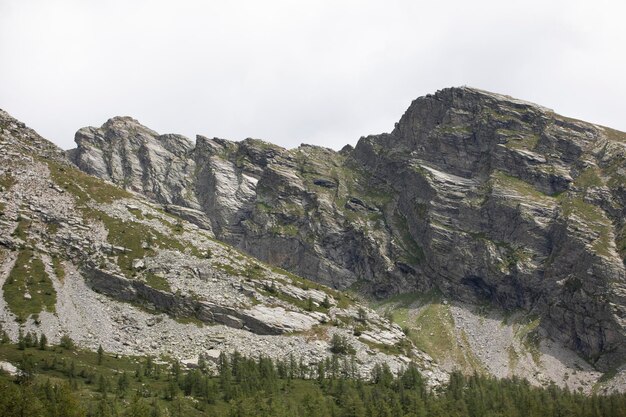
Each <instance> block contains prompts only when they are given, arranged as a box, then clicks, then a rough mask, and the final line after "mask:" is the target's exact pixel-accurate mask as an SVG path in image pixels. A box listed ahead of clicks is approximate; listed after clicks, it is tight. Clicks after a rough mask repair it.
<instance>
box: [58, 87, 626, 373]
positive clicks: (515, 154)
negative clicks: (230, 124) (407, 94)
mask: <svg viewBox="0 0 626 417" xmlns="http://www.w3.org/2000/svg"><path fill="white" fill-rule="evenodd" d="M76 143H77V145H78V147H77V148H76V149H74V150H71V151H69V155H70V157H71V159H72V160H73V161H74V162H75V163H76V164H77V165H78V166H79V167H80V168H81V169H82V170H83V171H85V172H87V173H90V174H94V175H97V176H100V177H101V178H104V179H107V180H110V181H112V182H114V183H116V184H118V185H120V186H122V187H124V188H126V189H128V190H132V191H136V192H140V193H143V194H144V195H146V196H148V197H149V198H150V199H152V200H153V201H155V202H158V203H161V204H164V205H166V207H169V209H168V210H170V211H172V212H176V213H179V214H180V215H181V216H186V218H187V219H188V220H189V221H191V222H194V223H195V224H197V225H199V226H200V227H202V228H204V229H205V230H211V231H212V232H213V233H214V234H215V236H217V237H218V238H219V239H223V240H225V241H227V242H229V243H230V244H232V245H234V246H236V247H238V248H240V249H241V250H243V251H245V252H247V253H249V254H251V255H253V256H255V257H258V258H259V259H262V260H264V261H266V262H268V263H270V264H272V265H278V266H281V267H283V268H285V269H287V270H289V271H292V272H296V273H298V274H301V275H303V276H305V277H308V278H310V279H313V280H316V281H318V282H321V283H324V284H328V285H331V286H334V287H336V288H347V287H352V288H353V289H357V290H359V291H360V292H362V293H365V294H368V295H373V296H374V297H376V298H379V299H380V298H385V297H387V296H389V295H393V294H397V293H402V292H408V291H416V290H417V291H422V292H423V291H429V290H437V291H441V293H442V294H443V295H444V296H446V297H448V298H450V299H452V300H456V301H458V302H464V303H470V304H475V305H476V304H484V303H487V304H490V305H491V306H493V307H496V308H498V309H501V310H503V311H505V312H507V313H506V314H511V313H512V312H516V311H522V312H524V313H525V314H528V315H532V316H533V317H534V316H536V317H537V318H538V319H539V326H538V329H539V330H538V332H539V333H540V335H542V336H546V335H548V334H549V335H550V338H551V339H553V340H554V341H556V342H557V343H558V344H560V345H562V346H564V347H565V348H567V349H571V350H573V351H575V352H577V354H579V355H580V356H581V357H583V358H584V359H585V360H587V361H588V362H590V363H592V364H593V366H595V367H596V368H597V369H599V370H601V371H607V370H612V369H615V368H617V367H619V366H620V365H621V364H623V363H624V360H625V359H626V321H625V320H626V299H625V295H626V288H625V283H626V277H625V268H624V258H625V255H626V229H625V226H624V224H625V218H626V215H625V214H626V213H625V207H626V162H625V161H626V134H624V133H622V132H618V131H615V130H612V129H609V128H605V127H601V126H597V125H593V124H590V123H585V122H582V121H579V120H573V119H569V118H566V117H563V116H559V115H557V114H555V113H554V112H553V111H551V110H549V109H546V108H544V107H541V106H538V105H535V104H531V103H527V102H523V101H520V100H516V99H513V98H511V97H507V96H502V95H498V94H493V93H489V92H485V91H482V90H477V89H473V88H466V87H463V88H451V89H445V90H441V91H439V92H437V93H436V94H434V95H428V96H425V97H421V98H419V99H417V100H415V101H414V102H413V103H412V104H411V106H410V107H409V109H408V110H407V112H406V113H405V114H404V115H403V116H402V118H401V119H400V121H399V123H397V124H396V127H395V129H394V130H393V132H391V133H389V134H381V135H375V136H368V137H363V138H361V139H360V140H359V142H358V144H357V145H356V147H355V148H352V147H350V146H346V147H345V148H344V149H342V150H341V151H340V152H334V151H332V150H329V149H324V148H320V147H314V146H308V145H302V146H300V147H299V148H297V149H291V150H286V149H282V148H280V147H277V146H274V145H271V144H269V143H266V142H263V141H260V140H255V139H246V140H244V141H241V142H231V141H228V140H224V139H218V138H213V139H208V138H205V137H203V136H198V137H197V140H196V144H195V146H194V145H193V144H191V143H190V142H189V141H188V140H186V139H185V138H183V137H181V136H177V135H158V134H157V133H156V132H153V131H151V130H149V129H148V128H146V127H144V126H142V125H140V124H139V123H138V122H137V121H135V120H133V119H131V118H125V117H123V118H119V117H118V118H113V119H111V120H109V121H108V122H106V123H105V124H104V125H103V126H102V127H101V128H93V127H89V128H83V129H81V130H79V131H78V133H77V134H76Z"/></svg>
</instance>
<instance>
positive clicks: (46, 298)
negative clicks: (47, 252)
mask: <svg viewBox="0 0 626 417" xmlns="http://www.w3.org/2000/svg"><path fill="white" fill-rule="evenodd" d="M2 291H3V293H4V299H5V301H6V302H7V305H8V306H9V309H10V310H11V312H12V313H13V314H15V315H16V316H17V320H18V321H19V322H24V321H26V319H27V318H28V317H29V316H30V315H31V314H38V313H40V312H41V311H44V310H45V311H50V312H54V311H55V305H56V291H55V290H54V287H53V286H52V281H51V280H50V277H48V274H47V273H46V271H45V268H44V265H43V262H42V261H41V259H39V257H37V256H35V254H34V253H33V251H32V250H30V249H24V250H22V251H21V252H20V253H19V254H18V256H17V260H16V261H15V265H14V266H13V269H12V270H11V273H10V274H9V276H8V277H7V279H6V281H5V283H4V285H3V286H2Z"/></svg>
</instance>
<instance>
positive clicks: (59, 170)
mask: <svg viewBox="0 0 626 417" xmlns="http://www.w3.org/2000/svg"><path fill="white" fill-rule="evenodd" d="M46 162H47V163H48V169H50V177H51V178H52V180H53V181H54V182H55V183H56V184H57V185H59V186H60V187H62V188H64V189H65V190H66V191H68V192H69V193H71V194H72V195H74V196H75V197H76V200H77V202H78V203H87V202H88V201H90V200H93V201H95V202H97V203H112V202H113V201H115V200H119V199H122V198H130V197H132V195H131V194H130V193H129V192H128V191H126V190H123V189H122V188H119V187H116V186H115V185H112V184H109V183H107V182H105V181H103V180H101V179H99V178H96V177H92V176H91V175H87V174H85V173H84V172H82V171H80V170H78V169H76V168H73V167H71V166H69V165H63V164H60V163H58V162H54V161H46Z"/></svg>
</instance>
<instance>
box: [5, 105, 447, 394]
mask: <svg viewBox="0 0 626 417" xmlns="http://www.w3.org/2000/svg"><path fill="white" fill-rule="evenodd" d="M0 187H1V188H0V288H1V292H0V295H1V296H0V324H1V325H2V329H4V330H6V331H7V332H8V334H9V336H10V337H11V338H12V339H13V340H16V339H17V337H18V331H19V330H20V329H22V331H23V332H25V333H26V332H28V331H33V332H36V333H38V334H39V333H45V334H46V335H47V337H48V340H49V341H51V342H58V340H59V338H60V337H61V336H62V335H63V334H68V335H69V336H70V337H72V339H74V340H75V341H76V342H77V343H78V344H79V345H81V346H83V347H87V348H91V349H96V348H97V347H98V346H99V345H102V346H103V348H104V349H105V350H107V351H110V352H117V353H122V354H139V355H141V354H151V355H157V356H158V355H168V356H173V357H178V358H180V359H184V360H187V361H191V362H193V361H195V360H197V358H198V356H200V355H204V356H206V357H207V358H208V359H213V360H216V359H217V357H218V356H219V353H220V352H222V351H227V352H232V351H234V350H239V352H241V353H243V354H245V355H249V356H253V357H256V356H258V355H267V356H270V357H274V358H283V359H284V358H289V357H290V356H293V357H294V359H295V360H297V361H299V360H302V362H303V363H304V364H306V365H311V366H312V367H313V365H315V364H316V363H318V362H319V361H320V360H324V359H325V358H327V357H329V356H330V355H331V352H330V349H329V348H330V343H329V342H330V339H331V337H332V336H333V335H335V334H339V335H342V336H345V337H346V338H347V341H348V343H349V344H350V345H351V346H352V347H353V348H354V350H355V364H356V365H357V368H358V369H357V372H359V373H361V374H362V375H367V374H368V373H369V371H370V370H371V369H372V367H373V366H374V365H375V364H377V363H388V364H389V366H390V367H391V368H392V369H394V370H398V369H400V368H401V367H404V366H406V365H407V364H408V363H409V362H411V361H414V362H415V363H417V364H418V365H419V367H420V368H421V369H422V370H423V371H424V372H425V374H426V375H427V377H428V378H429V380H430V382H431V383H432V384H439V383H441V382H442V381H444V380H445V379H446V375H447V374H446V373H445V372H442V371H441V370H440V369H439V368H438V366H437V365H436V364H435V363H433V361H432V359H431V358H430V357H429V356H428V355H426V354H424V353H423V352H421V351H419V350H417V349H415V348H414V346H413V345H412V343H411V342H410V341H409V340H408V339H407V338H406V336H405V335H404V333H403V332H402V330H401V329H400V327H399V326H397V325H395V324H392V323H390V322H389V321H388V320H386V319H384V318H382V317H380V316H379V315H378V314H377V313H376V312H375V311H373V310H370V309H368V308H367V307H362V306H360V305H359V303H358V302H356V301H355V300H354V299H351V298H349V297H347V296H346V295H345V294H343V293H340V292H337V291H334V290H332V289H329V288H326V287H324V286H321V285H319V284H315V283H312V282H310V281H308V280H305V279H302V278H299V277H297V276H295V275H292V274H290V273H288V272H286V271H283V270H280V269H278V268H274V267H270V266H268V265H266V264H264V263H261V262H259V261H258V260H256V259H254V258H251V257H250V256H248V255H245V254H243V253H241V252H239V251H237V250H236V249H234V248H233V247H231V246H228V245H226V244H223V243H221V242H219V241H216V240H215V239H214V234H213V232H211V230H210V228H205V229H201V228H199V227H198V226H197V225H196V224H193V223H189V222H188V221H186V220H184V218H190V219H192V220H193V219H195V220H198V219H199V218H200V217H202V214H201V213H197V212H195V211H193V210H191V209H185V208H177V209H172V210H171V211H172V212H175V213H178V214H180V217H179V216H178V215H177V214H171V213H168V212H166V211H164V210H163V207H162V206H161V205H159V204H156V203H153V202H150V201H148V200H146V199H145V197H143V196H141V195H136V194H132V193H129V192H126V191H124V190H122V189H121V188H118V187H115V186H113V185H111V184H110V183H107V182H105V181H103V180H100V179H98V178H96V177H92V176H89V175H86V174H84V173H82V172H80V171H79V170H77V169H76V168H75V167H73V166H72V165H71V163H70V162H69V161H67V159H66V157H65V154H64V152H63V151H61V150H60V149H58V148H56V147H55V146H54V145H53V144H51V143H50V142H48V141H46V140H44V139H42V138H41V137H40V136H38V135H37V134H36V133H35V132H34V131H32V130H31V129H28V128H26V127H25V125H24V124H23V123H20V122H18V121H16V120H15V119H13V118H11V117H10V116H9V115H8V114H6V113H5V112H3V111H0ZM169 208H171V207H169ZM199 223H200V224H202V222H200V221H199ZM344 357H345V358H346V363H350V359H348V358H349V357H348V355H344Z"/></svg>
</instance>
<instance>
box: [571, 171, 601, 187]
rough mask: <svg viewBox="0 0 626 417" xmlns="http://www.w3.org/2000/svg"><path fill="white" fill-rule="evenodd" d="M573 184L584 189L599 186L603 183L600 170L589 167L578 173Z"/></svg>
mask: <svg viewBox="0 0 626 417" xmlns="http://www.w3.org/2000/svg"><path fill="white" fill-rule="evenodd" d="M574 184H575V185H576V186H578V187H580V188H583V189H585V190H586V189H587V188H591V187H601V186H603V185H604V182H603V181H602V178H600V170H599V169H598V168H595V167H589V168H587V169H585V170H584V171H583V172H581V173H580V175H579V176H578V177H577V178H576V180H574Z"/></svg>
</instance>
